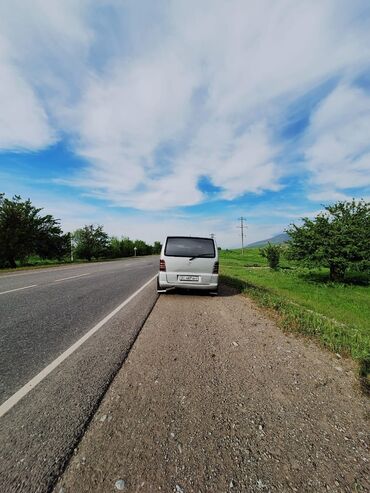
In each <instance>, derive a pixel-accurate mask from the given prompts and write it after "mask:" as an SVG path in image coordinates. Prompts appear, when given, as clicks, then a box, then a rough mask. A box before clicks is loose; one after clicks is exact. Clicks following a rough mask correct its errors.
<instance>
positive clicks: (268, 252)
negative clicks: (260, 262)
mask: <svg viewBox="0 0 370 493" xmlns="http://www.w3.org/2000/svg"><path fill="white" fill-rule="evenodd" d="M280 253H281V246H280V245H274V244H272V243H270V242H268V245H266V246H265V247H264V248H261V249H260V255H261V256H262V257H265V258H266V259H267V263H268V264H269V267H270V268H271V269H274V270H277V269H278V268H279V262H280Z"/></svg>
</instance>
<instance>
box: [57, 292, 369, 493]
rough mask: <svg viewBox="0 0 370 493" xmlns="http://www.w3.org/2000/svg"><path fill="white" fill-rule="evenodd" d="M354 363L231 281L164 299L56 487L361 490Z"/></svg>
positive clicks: (364, 422) (364, 414)
mask: <svg viewBox="0 0 370 493" xmlns="http://www.w3.org/2000/svg"><path fill="white" fill-rule="evenodd" d="M355 371H356V369H355V367H354V365H353V363H352V362H351V361H349V360H344V359H338V358H337V357H336V356H335V355H332V354H330V353H328V352H326V351H325V350H322V349H320V348H319V347H318V346H316V345H315V344H313V343H311V342H309V341H307V340H305V339H304V338H302V337H295V336H294V335H287V334H284V333H283V332H282V331H281V330H280V329H279V328H277V327H276V325H275V323H274V322H273V321H272V320H270V319H269V318H268V317H267V316H266V315H265V314H264V313H263V312H262V311H261V310H260V309H258V308H257V307H256V305H254V304H253V302H252V301H250V300H249V299H248V298H246V297H244V296H242V295H236V294H235V293H234V292H233V291H232V290H231V289H229V288H226V287H225V288H223V289H222V291H221V295H220V296H219V297H216V298H210V297H208V296H204V295H193V294H177V293H173V294H167V295H163V296H161V297H160V298H159V300H158V302H157V304H156V306H155V307H154V309H153V311H152V313H151V315H150V316H149V318H148V320H147V322H146V324H145V325H144V327H143V329H142V331H141V333H140V335H139V337H138V339H137V340H136V343H135V345H134V347H133V349H132V350H131V352H130V354H129V356H128V358H127V360H126V361H125V363H124V365H123V367H122V369H121V370H120V372H119V373H118V374H117V376H116V378H115V379H114V381H113V383H112V385H111V386H110V388H109V390H108V392H107V394H106V395H105V397H104V399H103V401H102V403H101V405H100V407H99V409H98V411H97V413H96V415H95V417H94V419H93V420H92V422H91V423H90V426H89V428H88V430H87V432H86V434H85V436H84V437H83V439H82V441H81V442H80V445H79V447H78V449H76V451H75V453H74V456H73V457H72V459H71V461H70V463H69V465H68V467H67V469H66V471H65V473H64V474H63V476H62V477H61V478H60V480H59V482H58V484H57V485H56V487H55V491H56V492H57V493H59V492H61V491H63V492H64V493H68V492H76V491H78V492H85V491H86V492H90V491H99V492H114V491H118V490H119V489H120V488H121V489H122V491H126V492H138V491H143V492H151V491H164V492H172V491H174V492H177V493H181V492H183V493H188V492H193V491H194V492H195V491H196V492H206V491H208V492H227V491H236V492H239V491H240V492H242V491H250V492H261V491H266V492H267V491H272V492H273V491H276V492H285V491H297V492H321V491H325V492H327V491H330V492H347V491H348V492H352V491H354V492H361V491H363V492H365V491H369V490H370V481H369V478H370V469H369V460H370V456H369V450H368V448H367V444H368V443H369V434H368V430H369V426H368V425H369V421H368V417H369V400H368V398H367V397H366V396H364V395H363V394H362V393H361V391H360V389H359V386H358V382H357V378H356V374H355ZM117 481H118V482H117Z"/></svg>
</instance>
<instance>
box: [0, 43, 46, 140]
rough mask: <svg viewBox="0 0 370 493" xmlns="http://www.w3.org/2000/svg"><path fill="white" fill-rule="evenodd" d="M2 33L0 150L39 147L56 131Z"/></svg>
mask: <svg viewBox="0 0 370 493" xmlns="http://www.w3.org/2000/svg"><path fill="white" fill-rule="evenodd" d="M6 48H7V47H6V43H5V42H4V41H3V40H2V38H1V37H0V108H1V110H0V150H9V149H22V148H23V149H27V150H36V149H40V148H43V147H45V146H47V145H49V144H51V143H52V142H53V141H54V139H55V136H54V132H53V130H52V129H51V128H50V125H49V122H48V117H47V115H46V113H45V111H44V109H43V107H42V105H41V103H40V101H39V99H38V98H37V96H36V94H35V92H34V91H33V89H32V87H31V86H30V85H28V84H27V83H26V82H25V81H24V80H23V78H22V76H21V74H20V72H19V71H18V69H17V68H16V66H14V65H13V64H12V63H11V62H10V60H9V59H8V57H7V53H6Z"/></svg>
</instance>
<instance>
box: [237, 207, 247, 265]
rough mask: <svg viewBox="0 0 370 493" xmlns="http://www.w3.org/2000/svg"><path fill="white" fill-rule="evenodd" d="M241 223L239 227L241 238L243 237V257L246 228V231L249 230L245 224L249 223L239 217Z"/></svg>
mask: <svg viewBox="0 0 370 493" xmlns="http://www.w3.org/2000/svg"><path fill="white" fill-rule="evenodd" d="M239 221H240V226H238V228H240V233H241V237H242V255H244V228H245V229H246V228H247V225H246V224H244V221H247V220H246V218H245V217H243V216H241V217H239Z"/></svg>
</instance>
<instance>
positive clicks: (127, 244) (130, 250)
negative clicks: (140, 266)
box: [121, 238, 134, 257]
mask: <svg viewBox="0 0 370 493" xmlns="http://www.w3.org/2000/svg"><path fill="white" fill-rule="evenodd" d="M121 254H122V257H132V256H133V255H134V243H133V241H132V240H130V238H122V240H121Z"/></svg>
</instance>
